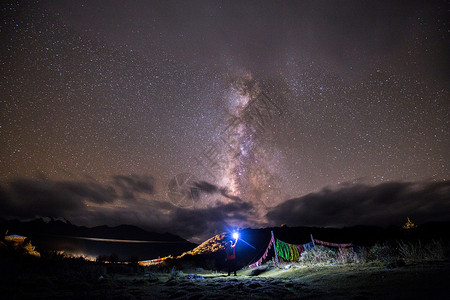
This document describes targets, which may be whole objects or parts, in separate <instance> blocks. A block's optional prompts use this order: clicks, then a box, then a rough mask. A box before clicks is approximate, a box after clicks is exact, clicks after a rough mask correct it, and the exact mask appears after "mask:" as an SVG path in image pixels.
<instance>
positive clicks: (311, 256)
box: [300, 245, 337, 264]
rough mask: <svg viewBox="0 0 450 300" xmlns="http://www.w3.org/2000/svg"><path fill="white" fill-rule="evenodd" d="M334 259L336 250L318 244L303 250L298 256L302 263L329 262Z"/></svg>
mask: <svg viewBox="0 0 450 300" xmlns="http://www.w3.org/2000/svg"><path fill="white" fill-rule="evenodd" d="M336 261H337V255H336V252H334V251H333V250H331V249H329V248H327V247H323V246H320V245H316V247H314V248H313V249H311V250H308V251H305V252H303V253H302V255H301V257H300V262H302V263H304V264H330V263H333V262H336Z"/></svg>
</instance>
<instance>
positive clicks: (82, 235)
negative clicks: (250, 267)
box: [0, 218, 197, 259]
mask: <svg viewBox="0 0 450 300" xmlns="http://www.w3.org/2000/svg"><path fill="white" fill-rule="evenodd" d="M6 231H7V234H18V235H23V236H26V237H28V238H29V239H30V240H31V241H32V243H33V245H36V246H37V250H38V251H65V252H66V253H68V254H72V255H85V256H91V257H97V256H99V255H110V254H113V253H114V254H117V255H118V256H119V257H121V258H123V259H127V258H130V257H139V258H141V259H149V258H154V257H160V256H166V255H179V254H181V253H183V252H185V251H188V250H191V249H192V248H194V247H195V246H197V245H196V244H193V243H191V242H189V241H187V240H185V239H183V238H181V237H180V236H178V235H175V234H171V233H168V232H166V233H157V232H149V231H146V230H144V229H142V228H139V227H137V226H132V225H119V226H115V227H110V226H106V225H103V226H96V227H85V226H77V225H74V224H72V223H70V222H69V221H67V220H65V219H61V218H57V219H56V218H39V219H35V220H31V221H19V220H9V221H2V222H0V232H1V233H2V234H5V233H6Z"/></svg>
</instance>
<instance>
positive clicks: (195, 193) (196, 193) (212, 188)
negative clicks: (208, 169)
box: [190, 181, 242, 201]
mask: <svg viewBox="0 0 450 300" xmlns="http://www.w3.org/2000/svg"><path fill="white" fill-rule="evenodd" d="M201 193H206V194H216V193H220V194H221V195H222V196H224V197H226V198H228V199H231V200H234V201H242V199H241V198H239V197H238V196H233V195H230V194H229V192H228V189H227V188H223V187H218V186H216V185H214V184H211V183H209V182H206V181H200V182H196V183H194V187H192V188H191V193H190V194H191V196H192V197H193V198H195V199H196V200H198V199H199V198H200V195H201Z"/></svg>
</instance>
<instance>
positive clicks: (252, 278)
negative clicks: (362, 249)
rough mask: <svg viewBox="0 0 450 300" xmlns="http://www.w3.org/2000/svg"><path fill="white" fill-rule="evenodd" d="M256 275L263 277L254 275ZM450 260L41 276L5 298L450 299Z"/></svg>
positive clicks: (15, 287)
mask: <svg viewBox="0 0 450 300" xmlns="http://www.w3.org/2000/svg"><path fill="white" fill-rule="evenodd" d="M255 273H260V274H258V275H254V274H255ZM449 282H450V262H433V263H421V264H408V265H406V266H402V267H393V268H386V267H385V266H380V265H376V264H357V265H335V266H330V265H328V266H314V267H304V266H303V267H300V266H291V267H290V268H274V267H272V268H266V267H264V266H263V267H260V268H259V269H258V271H256V272H255V271H254V269H253V270H251V269H247V270H240V271H239V272H238V276H236V277H235V276H230V277H228V276H226V274H223V273H217V272H211V271H206V270H198V269H197V270H191V271H190V270H185V271H183V272H181V271H176V272H171V273H146V274H139V275H137V274H136V275H115V276H105V277H104V278H99V279H96V280H93V281H92V280H91V281H80V280H78V281H74V280H71V279H69V278H56V277H55V278H51V277H42V278H40V277H39V276H35V277H34V278H28V279H26V280H24V282H21V283H17V284H16V285H8V286H3V287H2V295H3V296H2V298H3V299H22V298H27V299H43V298H46V299H235V298H240V299H242V298H247V299H274V298H278V299H306V298H308V299H310V298H317V299H322V298H326V299H380V298H384V299H431V298H432V299H448V297H449V296H450V284H449Z"/></svg>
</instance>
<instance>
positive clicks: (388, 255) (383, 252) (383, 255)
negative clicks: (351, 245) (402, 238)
mask: <svg viewBox="0 0 450 300" xmlns="http://www.w3.org/2000/svg"><path fill="white" fill-rule="evenodd" d="M396 256H397V254H396V251H395V250H394V249H393V248H392V247H391V246H389V245H388V244H382V245H381V244H375V245H374V246H373V247H372V248H370V250H369V254H368V259H369V260H373V261H379V262H390V261H392V260H395V259H396Z"/></svg>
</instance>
